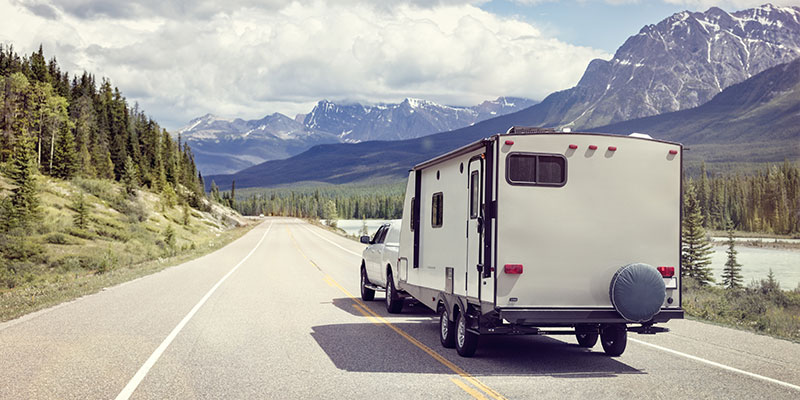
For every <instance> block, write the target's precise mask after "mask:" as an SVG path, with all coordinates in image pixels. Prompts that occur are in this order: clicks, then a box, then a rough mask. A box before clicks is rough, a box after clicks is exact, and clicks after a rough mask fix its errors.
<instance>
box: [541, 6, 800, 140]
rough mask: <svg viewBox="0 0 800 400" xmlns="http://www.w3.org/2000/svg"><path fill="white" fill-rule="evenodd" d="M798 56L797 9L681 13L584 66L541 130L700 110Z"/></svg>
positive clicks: (799, 19)
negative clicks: (725, 92) (729, 90)
mask: <svg viewBox="0 0 800 400" xmlns="http://www.w3.org/2000/svg"><path fill="white" fill-rule="evenodd" d="M797 57H800V8H798V7H776V6H773V5H771V4H766V5H764V6H761V7H757V8H753V9H749V10H742V11H737V12H734V13H728V12H726V11H724V10H722V9H720V8H717V7H712V8H710V9H708V10H707V11H706V12H689V11H682V12H679V13H675V14H673V15H671V16H669V17H668V18H665V19H664V20H662V21H660V22H658V23H657V24H651V25H647V26H645V27H643V28H642V29H641V30H640V31H639V33H638V34H637V35H634V36H631V37H630V38H628V40H626V41H625V43H624V44H623V45H622V46H621V47H620V48H619V49H618V50H617V52H616V53H615V54H614V57H613V58H612V59H611V60H608V61H606V60H593V61H592V62H591V63H589V66H588V67H587V69H586V72H585V73H584V75H583V77H582V78H581V80H580V82H579V83H578V85H577V87H576V88H574V89H571V90H570V91H567V92H565V93H562V94H561V96H562V97H570V98H571V100H564V99H562V100H560V101H564V102H565V103H566V102H569V103H570V104H571V105H570V106H569V107H568V109H567V110H561V111H564V112H560V113H559V114H560V117H561V118H559V119H558V120H555V119H553V118H554V117H556V114H555V113H552V116H550V117H548V118H547V119H546V120H545V121H544V125H550V126H557V127H571V128H581V127H593V126H599V125H604V124H608V123H612V122H617V121H624V120H627V119H632V118H640V117H645V116H649V115H656V114H661V113H664V112H672V111H678V110H682V109H686V108H692V107H696V106H699V105H700V104H703V103H705V102H707V101H708V100H710V99H711V98H712V97H713V96H714V95H716V94H717V93H719V92H721V91H722V90H723V89H725V88H726V87H728V86H730V85H733V84H735V83H738V82H742V81H744V80H745V79H747V78H750V77H751V76H753V75H755V74H758V73H759V72H761V71H764V70H766V69H767V68H770V67H773V66H775V65H778V64H781V63H786V62H789V61H791V60H793V59H795V58H797Z"/></svg>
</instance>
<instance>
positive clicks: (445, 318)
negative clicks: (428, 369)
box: [439, 306, 456, 349]
mask: <svg viewBox="0 0 800 400" xmlns="http://www.w3.org/2000/svg"><path fill="white" fill-rule="evenodd" d="M439 340H440V341H441V342H442V346H443V347H445V348H448V349H452V348H453V347H456V323H455V322H453V321H450V313H449V312H447V306H442V307H441V312H440V313H439Z"/></svg>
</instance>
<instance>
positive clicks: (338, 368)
mask: <svg viewBox="0 0 800 400" xmlns="http://www.w3.org/2000/svg"><path fill="white" fill-rule="evenodd" d="M362 249H363V245H361V244H359V243H356V242H353V241H351V240H348V239H345V238H342V237H339V236H337V235H335V234H333V233H330V232H328V231H325V230H323V229H320V228H318V227H314V226H312V225H309V224H306V223H304V222H302V221H300V220H296V219H288V218H270V219H266V220H265V221H264V222H263V223H262V224H261V225H259V226H258V227H256V228H255V229H253V230H252V231H251V232H249V233H248V234H246V235H245V236H243V237H242V238H240V239H239V240H237V241H235V242H233V243H232V244H230V245H228V246H227V247H225V248H223V249H221V250H219V251H217V252H215V253H212V254H209V255H207V256H204V257H202V258H199V259H197V260H194V261H191V262H188V263H185V264H183V265H180V266H177V267H173V268H169V269H166V270H164V271H162V272H159V273H156V274H153V275H150V276H147V277H144V278H140V279H138V280H135V281H132V282H128V283H126V284H123V285H120V286H116V287H113V288H109V289H106V290H104V291H102V292H100V293H97V294H95V295H91V296H86V297H84V298H81V299H78V300H76V301H72V302H69V303H65V304H62V305H60V306H57V307H54V308H51V309H48V310H44V311H40V312H37V313H34V314H31V315H28V316H25V317H23V318H20V319H17V320H13V321H9V322H6V323H3V324H0V398H2V399H29V398H54V399H112V398H118V399H127V398H132V399H182V398H202V399H221V398H226V399H229V398H257V399H325V398H329V399H362V398H387V399H395V398H397V399H400V398H402V399H439V398H441V399H471V398H477V399H502V398H508V399H529V398H592V399H595V398H612V397H613V398H620V397H622V398H634V397H635V398H642V397H649V398H669V399H674V398H691V399H696V398H748V399H752V398H762V399H781V398H785V399H797V398H800V367H798V362H800V345H798V344H794V343H790V342H787V341H782V340H777V339H772V338H769V337H766V336H760V335H755V334H751V333H747V332H741V331H736V330H732V329H727V328H722V327H718V326H714V325H710V324H704V323H699V322H694V321H688V320H679V321H672V322H670V323H669V324H668V327H669V328H671V329H672V332H670V333H667V334H660V335H656V336H644V335H636V334H631V336H629V338H630V340H629V343H628V349H627V350H626V352H625V353H624V354H623V355H622V356H621V357H618V358H610V357H607V356H605V355H604V353H603V351H602V349H601V347H600V345H599V344H598V345H597V346H595V348H593V349H589V350H587V349H583V348H580V347H578V346H577V344H576V342H575V339H574V337H572V336H557V337H532V336H524V337H485V338H481V344H480V347H479V348H478V352H477V353H476V355H475V357H474V358H470V359H466V358H461V357H459V356H458V355H457V354H456V352H455V350H452V349H444V348H442V347H441V346H440V345H439V339H438V337H437V329H438V318H437V316H436V315H435V314H433V313H432V312H430V311H428V310H427V309H425V308H424V307H423V306H420V305H417V306H415V307H409V306H406V307H405V308H404V312H403V313H402V314H401V315H390V314H387V313H386V311H385V308H384V305H383V302H382V301H379V300H383V297H382V296H381V295H380V294H378V295H377V296H376V301H374V302H366V303H363V302H361V301H360V300H356V299H355V298H354V296H357V295H358V289H359V287H358V282H359V275H358V266H359V264H360V253H361V250H362Z"/></svg>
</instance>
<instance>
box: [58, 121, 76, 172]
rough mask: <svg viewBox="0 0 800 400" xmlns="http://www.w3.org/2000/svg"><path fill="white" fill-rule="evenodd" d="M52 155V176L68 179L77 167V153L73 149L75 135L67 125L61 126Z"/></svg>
mask: <svg viewBox="0 0 800 400" xmlns="http://www.w3.org/2000/svg"><path fill="white" fill-rule="evenodd" d="M56 143H57V145H56V149H55V154H54V155H53V176H56V177H58V178H61V179H69V178H72V176H74V175H75V171H77V169H78V153H77V152H76V151H75V137H74V136H73V135H72V130H71V129H69V127H66V126H65V127H63V128H62V129H61V134H60V135H59V137H58V141H57V142H56Z"/></svg>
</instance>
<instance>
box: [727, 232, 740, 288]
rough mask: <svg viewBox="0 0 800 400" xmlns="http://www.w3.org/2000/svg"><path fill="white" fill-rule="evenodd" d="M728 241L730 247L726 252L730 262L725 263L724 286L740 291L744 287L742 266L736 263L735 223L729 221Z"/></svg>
mask: <svg viewBox="0 0 800 400" xmlns="http://www.w3.org/2000/svg"><path fill="white" fill-rule="evenodd" d="M727 225H728V240H727V241H726V242H725V244H726V245H727V246H728V250H727V251H726V252H725V253H726V254H728V261H726V262H725V268H724V269H723V271H722V286H724V287H726V288H728V289H738V288H741V287H742V274H741V271H742V264H739V263H738V262H737V261H736V254H738V251H736V249H735V248H734V247H735V243H736V241H735V240H733V223H732V222H731V221H730V220H728V224H727Z"/></svg>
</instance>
